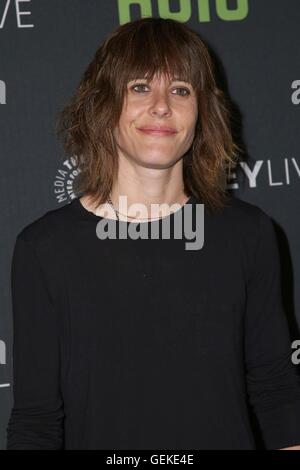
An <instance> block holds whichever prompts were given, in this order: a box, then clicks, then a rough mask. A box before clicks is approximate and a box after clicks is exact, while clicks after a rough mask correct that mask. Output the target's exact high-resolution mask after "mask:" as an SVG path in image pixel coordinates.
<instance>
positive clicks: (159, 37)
mask: <svg viewBox="0 0 300 470" xmlns="http://www.w3.org/2000/svg"><path fill="white" fill-rule="evenodd" d="M229 117H230V113H229V104H228V103H227V101H226V99H225V97H224V95H223V93H222V92H221V91H220V89H219V88H218V87H217V85H216V82H215V77H214V72H213V65H212V62H211V58H210V56H209V53H208V51H207V48H206V47H205V45H204V43H203V42H202V41H201V40H200V38H199V37H198V35H197V34H196V33H195V32H193V31H191V30H190V29H189V28H188V27H187V26H185V25H184V24H181V23H178V22H175V21H172V20H162V19H152V18H143V19H141V20H138V21H134V22H132V23H128V24H125V25H122V26H121V27H119V28H118V29H117V30H116V31H114V32H113V33H112V34H111V35H110V36H109V37H108V38H107V39H106V40H105V41H104V43H103V44H102V45H101V47H100V48H99V50H98V51H97V53H96V55H95V57H94V59H93V61H92V62H91V64H90V65H89V67H88V69H87V70H86V72H85V74H84V77H83V79H82V81H81V83H80V84H79V87H78V89H77V90H76V93H75V94H74V97H73V99H72V100H71V102H70V103H69V104H68V106H66V107H65V109H64V110H63V112H62V115H61V116H60V119H59V121H58V130H59V132H64V134H65V140H64V144H65V149H66V152H67V153H69V154H70V153H71V154H72V155H75V156H76V158H77V159H78V160H77V161H78V165H79V167H80V170H81V173H80V180H78V187H77V190H78V194H80V197H77V198H75V199H74V200H73V201H72V202H71V203H70V204H67V205H66V206H64V207H62V208H59V209H55V210H52V211H49V212H47V213H46V214H44V215H43V216H42V217H41V218H39V219H38V220H36V221H34V222H33V223H31V224H30V225H28V226H27V227H25V228H24V229H23V230H22V231H21V232H20V233H19V234H18V236H17V240H16V246H15V250H14V256H13V262H12V299H13V314H14V350H13V354H14V356H13V359H14V407H13V409H12V412H11V417H10V420H9V424H8V428H7V448H8V449H166V448H169V449H255V447H256V443H255V439H254V432H253V428H252V424H251V417H250V416H251V413H253V412H254V415H255V416H256V418H257V421H258V424H259V427H260V432H261V437H262V439H263V442H264V446H265V447H266V448H267V449H278V448H287V447H288V448H298V449H299V448H300V447H299V443H300V419H299V418H300V384H299V377H298V376H297V374H296V370H295V366H294V365H293V364H292V362H291V357H290V337H289V333H288V326H287V323H286V318H285V314H284V311H283V307H282V299H281V292H280V267H279V254H278V248H277V244H276V238H275V232H274V229H273V226H272V223H271V219H270V218H269V216H268V215H267V214H266V213H265V212H264V211H262V210H261V209H260V208H258V207H256V206H254V205H252V204H249V203H246V202H243V201H241V200H239V199H233V198H230V197H229V196H228V194H226V184H225V183H226V167H227V166H228V165H229V167H230V166H231V165H233V164H234V163H235V162H236V160H237V153H238V150H239V149H238V146H237V145H236V144H235V143H234V142H233V139H232V135H231V131H230V119H229ZM121 197H126V202H127V209H124V206H122V204H121V199H120V198H121ZM136 203H139V204H140V208H141V207H142V209H145V210H141V209H140V210H139V211H137V210H136V209H137V208H136V206H135V204H136ZM156 203H158V204H162V203H163V204H164V207H163V208H162V210H159V209H158V208H157V207H156V208H154V209H155V210H152V209H153V204H156ZM174 204H175V209H174ZM121 207H123V208H121ZM199 207H204V208H205V211H204V212H205V213H204V215H205V216H204V219H203V218H201V217H200V218H199V217H197V214H198V215H199V214H201V211H198V208H199ZM188 208H190V209H191V210H190V211H188V210H187V209H188ZM150 209H151V210H150ZM186 213H187V216H186ZM186 220H187V221H188V228H189V229H190V230H189V233H190V232H191V227H193V228H195V225H196V229H199V226H201V227H200V228H202V229H203V228H205V230H204V234H205V235H204V243H202V244H201V243H200V245H199V244H198V246H197V249H194V247H193V248H192V249H186V241H187V239H188V238H189V237H188V236H186V235H187V232H186V231H183V234H182V235H181V237H180V236H178V233H179V232H180V228H183V225H182V224H183V221H184V223H185V222H186ZM168 224H169V228H170V232H169V234H168V235H169V236H168V237H163V234H162V228H163V226H167V225H168ZM107 227H108V231H107V233H106V235H107V236H105V228H107ZM184 227H185V228H186V226H184ZM114 228H115V229H118V231H117V230H115V231H114ZM145 228H146V229H147V230H148V229H149V231H148V232H147V233H148V237H145V238H142V237H139V236H138V234H139V232H140V233H146V231H145ZM124 229H126V230H124ZM154 229H155V230H157V229H159V230H158V232H159V234H158V237H157V238H155V237H154V236H152V232H155V230H154ZM122 230H123V232H122V233H124V232H125V231H127V234H128V236H127V237H121V236H120V235H119V234H120V232H121V231H122ZM149 232H151V237H150V236H149ZM116 234H117V235H116ZM115 235H116V236H115Z"/></svg>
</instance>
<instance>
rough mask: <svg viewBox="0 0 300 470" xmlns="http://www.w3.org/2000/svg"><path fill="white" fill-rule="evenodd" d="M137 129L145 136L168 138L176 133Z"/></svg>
mask: <svg viewBox="0 0 300 470" xmlns="http://www.w3.org/2000/svg"><path fill="white" fill-rule="evenodd" d="M137 129H138V130H139V131H140V132H143V133H144V134H147V135H157V136H168V135H175V134H176V133H177V132H176V131H168V130H162V129H139V128H137Z"/></svg>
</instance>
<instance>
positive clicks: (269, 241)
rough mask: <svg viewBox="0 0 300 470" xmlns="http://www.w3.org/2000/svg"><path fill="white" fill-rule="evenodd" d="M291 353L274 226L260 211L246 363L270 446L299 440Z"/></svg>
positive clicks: (299, 381)
mask: <svg viewBox="0 0 300 470" xmlns="http://www.w3.org/2000/svg"><path fill="white" fill-rule="evenodd" d="M291 356H292V354H291V338H290V334H289V329H288V324H287V319H286V315H285V312H284V309H283V304H282V294H281V275H280V259H279V250H278V246H277V240H276V235H275V230H274V227H273V224H272V221H271V219H270V218H269V216H267V214H265V213H264V212H263V211H262V210H261V209H259V212H258V221H257V232H256V248H255V253H252V266H251V269H250V271H249V275H248V280H247V307H246V312H245V366H246V382H247V391H248V396H249V402H250V405H251V406H252V408H253V411H254V412H255V414H256V416H257V419H258V423H259V426H260V429H261V432H262V437H263V440H264V443H265V446H266V448H267V449H281V448H293V447H295V446H296V447H298V446H299V443H300V378H299V375H298V373H297V370H296V366H295V365H294V364H293V363H292V360H291Z"/></svg>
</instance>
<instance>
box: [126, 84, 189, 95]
mask: <svg viewBox="0 0 300 470" xmlns="http://www.w3.org/2000/svg"><path fill="white" fill-rule="evenodd" d="M140 87H146V88H147V85H144V84H139V85H133V86H132V87H131V89H132V90H135V88H140ZM175 90H181V91H183V92H184V93H183V94H181V93H179V95H181V96H188V95H189V94H190V90H189V89H188V88H183V87H177V88H175ZM141 91H142V92H143V90H141ZM138 93H139V92H138ZM176 94H177V93H176Z"/></svg>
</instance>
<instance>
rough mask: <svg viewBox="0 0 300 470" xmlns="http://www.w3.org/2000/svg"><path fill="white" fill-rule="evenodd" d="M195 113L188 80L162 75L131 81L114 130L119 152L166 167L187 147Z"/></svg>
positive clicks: (151, 165) (193, 95)
mask: <svg viewBox="0 0 300 470" xmlns="http://www.w3.org/2000/svg"><path fill="white" fill-rule="evenodd" d="M197 115H198V107H197V98H196V95H195V92H194V90H193V87H192V85H191V84H190V83H186V82H183V81H177V80H176V81H173V82H171V83H170V82H169V79H167V78H166V77H164V76H161V77H160V78H158V77H157V76H155V77H154V78H153V80H152V82H150V83H147V81H146V79H136V80H133V81H131V82H129V83H128V84H127V94H126V96H125V99H124V104H123V109H122V113H121V117H120V120H119V124H118V126H117V127H116V129H115V133H114V135H115V137H116V141H117V144H118V148H119V152H121V153H122V155H123V156H124V157H125V158H127V159H130V160H133V161H134V162H135V163H138V164H139V165H141V166H144V167H147V168H168V167H169V166H171V165H173V164H174V163H175V162H176V161H177V160H179V159H180V158H181V157H182V156H183V155H184V154H185V153H186V152H187V151H188V149H189V148H190V146H191V144H192V142H193V139H194V133H195V124H196V121H197Z"/></svg>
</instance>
